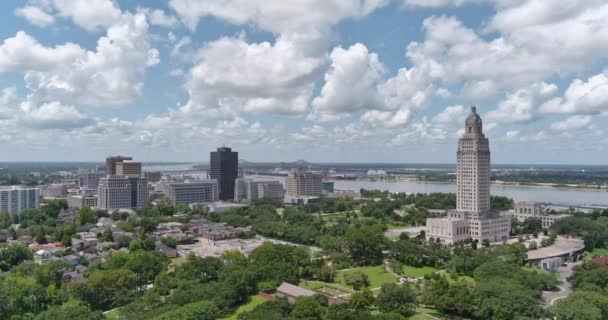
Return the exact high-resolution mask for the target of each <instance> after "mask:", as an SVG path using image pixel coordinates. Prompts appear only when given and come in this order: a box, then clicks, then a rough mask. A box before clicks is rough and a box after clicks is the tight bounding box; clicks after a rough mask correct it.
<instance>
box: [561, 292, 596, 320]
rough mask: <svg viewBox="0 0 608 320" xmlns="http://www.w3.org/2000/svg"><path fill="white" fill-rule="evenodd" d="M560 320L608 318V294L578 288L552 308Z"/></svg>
mask: <svg viewBox="0 0 608 320" xmlns="http://www.w3.org/2000/svg"><path fill="white" fill-rule="evenodd" d="M552 311H553V313H554V314H555V315H556V317H557V319H558V320H575V319H576V320H579V319H581V320H591V319H608V296H606V295H605V294H601V293H598V292H592V291H585V290H576V291H574V292H573V293H571V294H570V295H569V296H568V297H566V298H565V299H561V300H558V301H556V303H555V305H554V306H553V308H552Z"/></svg>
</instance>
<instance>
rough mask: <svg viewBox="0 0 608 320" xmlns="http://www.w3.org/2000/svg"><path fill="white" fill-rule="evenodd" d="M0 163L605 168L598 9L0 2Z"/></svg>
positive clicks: (606, 97) (430, 1) (516, 4)
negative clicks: (482, 150)
mask: <svg viewBox="0 0 608 320" xmlns="http://www.w3.org/2000/svg"><path fill="white" fill-rule="evenodd" d="M0 21H2V24H1V26H0V146H2V152H0V161H102V160H103V158H105V156H107V155H111V154H112V155H116V154H122V155H131V156H133V157H135V159H137V160H140V161H144V162H151V161H183V162H207V161H208V159H209V152H210V151H212V150H213V149H215V148H216V147H218V146H221V145H226V146H230V147H232V148H233V149H234V150H236V151H238V152H239V153H240V158H241V159H245V160H248V161H265V162H279V161H294V160H298V159H304V160H307V161H311V162H381V163H452V162H455V158H456V157H455V152H456V145H457V139H458V137H459V135H460V134H461V133H462V132H463V126H464V119H465V118H466V116H467V114H468V113H469V106H470V105H476V106H477V108H478V112H479V113H480V114H481V116H482V118H483V121H484V131H485V133H486V135H487V136H488V138H489V139H490V145H491V150H492V161H493V162H494V163H503V164H541V163H546V164H606V160H605V159H607V158H608V157H607V156H608V148H607V147H608V138H606V134H605V133H606V131H607V130H608V54H607V52H608V23H607V21H608V2H606V1H605V0H585V1H576V0H560V1H555V0H353V1H348V0H290V1H277V0H169V1H159V0H156V1H136V0H116V1H112V0H26V1H23V0H21V1H17V0H3V1H0Z"/></svg>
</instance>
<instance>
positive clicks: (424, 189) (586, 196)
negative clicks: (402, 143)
mask: <svg viewBox="0 0 608 320" xmlns="http://www.w3.org/2000/svg"><path fill="white" fill-rule="evenodd" d="M251 177H253V178H255V179H259V180H278V181H281V182H282V183H283V184H285V178H284V177H276V176H251ZM334 186H335V188H336V189H343V190H344V189H345V190H358V189H369V190H376V189H377V190H388V191H391V192H406V193H433V192H444V193H455V192H456V184H455V183H431V182H423V181H368V180H336V181H335V182H334ZM490 189H491V193H492V195H497V196H506V197H509V198H512V199H513V200H515V201H540V202H551V203H555V204H569V205H591V204H594V205H608V192H606V191H595V190H578V189H567V188H564V189H562V188H550V187H520V186H509V185H499V184H493V185H492V186H491V187H490Z"/></svg>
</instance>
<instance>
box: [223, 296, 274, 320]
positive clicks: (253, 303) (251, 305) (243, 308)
mask: <svg viewBox="0 0 608 320" xmlns="http://www.w3.org/2000/svg"><path fill="white" fill-rule="evenodd" d="M266 301H267V300H266V299H264V298H262V297H260V296H258V295H255V296H251V299H250V300H249V302H247V303H246V304H244V305H241V306H240V307H239V308H238V309H236V311H235V312H234V313H233V314H231V315H230V316H229V317H228V318H223V319H222V320H236V318H237V317H238V316H239V314H241V313H243V312H246V311H251V310H253V308H255V307H256V306H257V305H259V304H262V303H264V302H266Z"/></svg>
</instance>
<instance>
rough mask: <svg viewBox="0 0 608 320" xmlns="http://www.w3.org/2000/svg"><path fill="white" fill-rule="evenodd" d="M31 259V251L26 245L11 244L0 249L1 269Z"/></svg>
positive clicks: (4, 269)
mask: <svg viewBox="0 0 608 320" xmlns="http://www.w3.org/2000/svg"><path fill="white" fill-rule="evenodd" d="M32 259H33V255H32V252H31V251H30V249H28V248H27V247H26V246H24V245H21V244H11V245H8V246H7V247H5V248H4V249H3V250H0V269H2V271H9V270H10V269H11V268H12V267H14V266H16V265H18V264H20V263H21V262H23V261H26V260H32Z"/></svg>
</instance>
